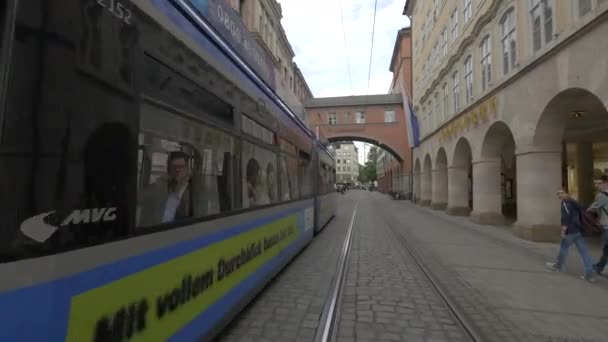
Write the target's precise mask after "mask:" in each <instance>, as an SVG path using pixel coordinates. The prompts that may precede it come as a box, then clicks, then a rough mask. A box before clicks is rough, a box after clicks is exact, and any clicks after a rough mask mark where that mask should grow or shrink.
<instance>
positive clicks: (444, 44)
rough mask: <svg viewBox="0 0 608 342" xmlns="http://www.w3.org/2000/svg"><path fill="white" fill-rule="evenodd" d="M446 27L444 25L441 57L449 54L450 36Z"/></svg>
mask: <svg viewBox="0 0 608 342" xmlns="http://www.w3.org/2000/svg"><path fill="white" fill-rule="evenodd" d="M446 31H447V30H446V28H445V26H444V27H443V30H441V57H442V58H443V57H445V56H447V55H448V36H447V33H446Z"/></svg>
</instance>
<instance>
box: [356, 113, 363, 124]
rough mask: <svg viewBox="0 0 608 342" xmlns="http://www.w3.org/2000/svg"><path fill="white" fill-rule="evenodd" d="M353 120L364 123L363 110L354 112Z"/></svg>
mask: <svg viewBox="0 0 608 342" xmlns="http://www.w3.org/2000/svg"><path fill="white" fill-rule="evenodd" d="M355 122H356V123H358V124H364V123H365V112H356V113H355Z"/></svg>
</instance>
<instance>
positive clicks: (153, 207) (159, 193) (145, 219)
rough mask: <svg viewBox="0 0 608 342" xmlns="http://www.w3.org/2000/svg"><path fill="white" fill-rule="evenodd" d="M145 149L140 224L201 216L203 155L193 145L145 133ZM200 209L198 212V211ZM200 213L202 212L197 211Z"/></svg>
mask: <svg viewBox="0 0 608 342" xmlns="http://www.w3.org/2000/svg"><path fill="white" fill-rule="evenodd" d="M144 146H145V148H144V152H143V155H144V156H142V158H141V160H142V163H143V162H145V163H149V165H140V166H139V168H138V169H139V170H140V171H143V173H144V174H143V175H140V185H141V187H140V189H139V193H138V197H139V198H138V207H137V225H138V226H139V227H149V226H156V225H159V224H163V223H171V222H175V221H179V220H183V219H186V218H192V217H196V216H199V215H200V214H201V213H200V207H199V203H198V201H197V199H195V196H197V195H199V194H198V191H197V190H198V185H197V184H196V177H194V175H196V174H197V173H199V170H200V168H201V156H200V154H199V153H198V151H196V149H195V148H193V147H192V146H190V145H187V144H183V143H179V142H176V141H171V140H167V139H161V138H158V137H155V136H152V135H146V136H144ZM195 212H196V213H195ZM197 214H199V215H197Z"/></svg>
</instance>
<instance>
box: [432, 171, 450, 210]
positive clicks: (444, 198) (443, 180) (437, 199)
mask: <svg viewBox="0 0 608 342" xmlns="http://www.w3.org/2000/svg"><path fill="white" fill-rule="evenodd" d="M447 171H448V170H447V169H445V168H443V169H436V170H433V194H432V199H431V208H433V209H435V210H444V209H445V208H446V207H447V205H448V203H447V202H448V179H447V177H448V175H447Z"/></svg>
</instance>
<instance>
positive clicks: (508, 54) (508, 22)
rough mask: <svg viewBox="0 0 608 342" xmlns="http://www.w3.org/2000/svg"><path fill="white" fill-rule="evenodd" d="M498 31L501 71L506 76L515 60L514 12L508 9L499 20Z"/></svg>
mask: <svg viewBox="0 0 608 342" xmlns="http://www.w3.org/2000/svg"><path fill="white" fill-rule="evenodd" d="M500 31H501V32H502V38H501V41H502V71H503V74H505V75H506V74H508V73H509V71H511V69H513V66H515V59H516V58H517V43H516V35H515V10H514V9H513V8H510V9H509V10H508V11H507V12H506V13H505V14H503V16H502V18H501V19H500Z"/></svg>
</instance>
